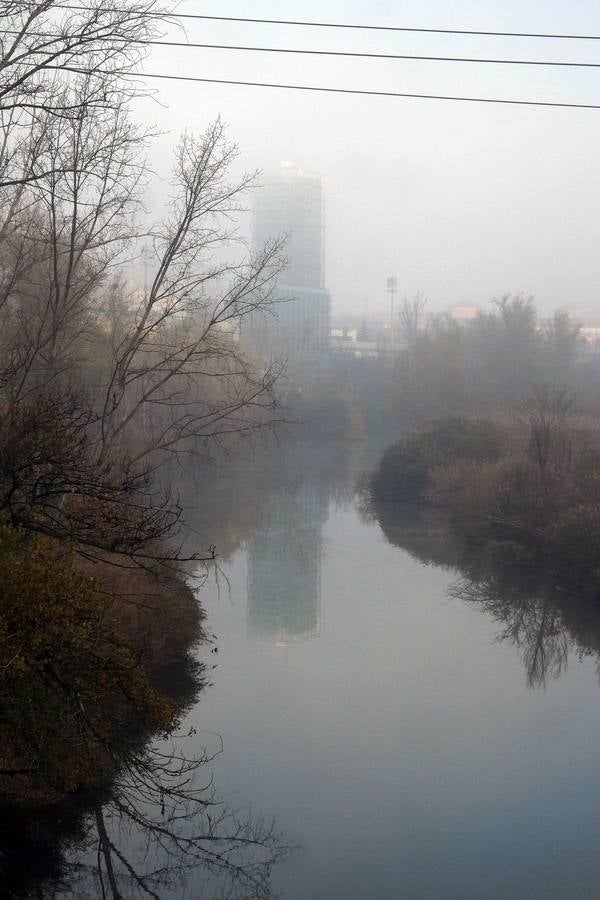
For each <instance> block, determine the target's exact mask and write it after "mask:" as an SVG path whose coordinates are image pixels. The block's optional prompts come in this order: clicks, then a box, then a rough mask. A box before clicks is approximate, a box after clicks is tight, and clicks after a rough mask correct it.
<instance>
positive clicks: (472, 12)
mask: <svg viewBox="0 0 600 900" xmlns="http://www.w3.org/2000/svg"><path fill="white" fill-rule="evenodd" d="M178 9H179V10H180V11H182V12H192V13H198V12H199V9H198V7H197V6H196V5H194V4H190V3H188V4H185V3H184V4H182V5H181V6H180V7H178ZM201 12H202V14H204V15H220V16H229V15H230V16H248V15H252V16H253V17H256V18H260V17H265V18H269V17H277V18H291V19H294V18H298V17H299V15H300V13H299V10H298V7H297V5H296V4H292V3H290V2H289V0H283V2H279V3H276V4H275V3H273V2H264V0H263V2H257V3H255V4H253V6H252V9H251V10H249V9H248V7H247V4H244V3H241V2H234V0H229V2H227V3H225V4H224V3H216V2H207V3H204V4H203V5H202V10H201ZM301 16H302V18H303V19H305V20H310V19H315V20H318V21H332V22H334V21H338V22H354V23H364V24H377V25H391V26H393V25H396V26H398V25H401V26H403V25H408V26H416V27H425V28H427V27H433V28H435V27H438V28H439V27H442V28H443V27H449V28H452V27H455V28H468V29H482V30H485V29H491V30H503V29H506V30H513V31H548V32H553V33H571V34H572V33H587V34H591V33H600V10H599V9H598V6H597V4H595V3H592V2H580V3H577V4H575V5H572V4H571V5H569V6H567V5H566V4H564V3H559V2H551V3H544V4H540V3H539V2H531V0H529V2H519V3H516V2H502V3H500V2H485V3H481V2H477V3H475V2H464V0H463V2H457V3H455V4H452V7H451V8H450V7H449V5H448V4H447V3H442V2H431V3H429V4H427V6H426V8H424V6H423V4H420V3H416V2H412V3H409V2H404V3H394V4H392V3H377V4H375V5H373V6H371V7H370V8H369V10H366V9H365V7H364V5H363V4H358V3H341V2H330V3H328V4H326V6H325V7H324V6H323V4H317V3H314V2H309V3H306V4H304V5H303V8H302V13H301ZM185 30H186V34H187V39H188V40H189V41H191V42H205V43H216V44H218V43H224V44H227V43H229V44H238V45H250V46H269V47H288V48H304V49H308V48H310V49H323V50H324V49H329V50H337V51H340V50H348V51H359V52H360V51H362V52H384V53H400V54H423V55H436V54H439V55H447V56H461V55H463V56H473V57H492V58H507V59H543V60H578V61H590V62H593V61H595V59H596V57H595V50H596V42H594V41H571V40H562V41H560V40H535V39H500V38H492V37H475V36H452V35H426V34H402V33H393V32H376V31H352V30H343V29H333V28H309V27H303V28H300V27H297V28H292V27H285V26H268V25H258V24H255V25H252V24H249V23H226V22H209V21H201V20H198V21H194V20H186V21H185ZM170 37H172V38H173V39H175V40H181V39H185V37H184V35H183V34H182V33H181V32H179V33H178V29H176V28H175V29H172V30H171V33H170ZM146 70H147V71H148V72H153V73H169V74H179V75H188V76H195V77H206V78H217V79H230V80H236V79H237V80H244V81H263V82H277V83H290V84H307V85H320V86H328V87H344V88H355V89H364V90H375V91H382V90H390V91H401V92H416V93H434V94H446V95H460V96H470V97H496V98H506V99H528V100H532V99H533V100H548V101H557V102H577V103H594V102H598V98H599V97H600V93H599V87H600V80H599V79H600V73H599V72H597V71H596V70H594V69H561V68H556V69H552V68H550V69H549V68H542V67H533V66H504V65H475V64H467V63H464V64H460V63H442V62H430V61H403V60H389V61H388V60H373V59H346V58H343V57H342V58H337V59H335V58H328V57H314V56H300V55H292V54H285V55H284V54H278V53H253V52H243V51H238V52H236V51H225V50H209V49H205V50H202V49H191V48H190V49H181V48H158V47H154V48H152V51H151V53H150V56H149V58H148V60H147V63H146ZM150 87H151V89H153V90H154V91H155V95H154V99H152V100H147V101H145V102H143V103H142V104H141V105H140V109H139V115H140V117H141V118H143V119H144V120H145V121H147V122H149V123H152V124H153V125H154V126H156V128H157V129H159V130H160V131H161V132H163V134H162V136H161V138H160V140H159V142H158V145H157V146H156V148H155V151H154V157H153V161H154V164H155V167H156V168H157V170H158V171H159V172H163V173H165V172H166V169H167V159H168V148H169V147H170V146H171V145H172V143H173V142H174V141H175V139H176V138H177V136H178V135H179V133H180V132H181V131H182V130H183V129H186V128H188V129H193V130H199V129H203V128H204V127H205V126H206V124H207V123H208V122H209V121H210V120H211V119H213V118H214V117H215V116H217V115H221V116H222V117H223V118H224V119H225V120H226V121H227V122H228V123H229V126H230V135H231V137H232V138H233V139H235V140H236V141H237V142H238V143H239V144H240V148H241V151H242V158H241V161H242V163H243V164H244V165H245V166H247V167H248V168H258V169H261V170H264V171H266V172H268V171H269V170H271V169H274V168H276V167H278V166H279V164H280V162H281V161H284V160H289V161H291V162H292V163H294V164H295V165H297V166H300V167H302V168H305V169H308V170H312V171H317V172H319V173H321V174H322V175H323V177H324V183H325V194H326V204H327V251H326V261H327V282H328V287H329V289H330V290H331V292H332V296H333V309H334V312H345V311H350V312H354V313H359V314H363V313H364V312H365V309H366V303H367V301H368V303H369V306H368V309H369V310H370V311H371V312H374V311H376V310H377V309H378V308H380V307H383V305H384V302H385V299H384V298H385V277H386V276H387V275H389V274H396V275H397V276H398V278H399V286H400V292H401V293H403V292H405V293H408V294H411V293H413V292H414V291H416V290H423V291H424V292H425V293H426V294H427V295H428V296H429V297H430V299H431V305H432V308H433V309H435V310H442V309H445V308H448V307H449V306H452V305H453V304H457V303H464V302H473V303H478V304H481V305H483V306H484V307H485V305H486V303H488V302H489V301H490V300H491V299H492V298H493V297H496V296H500V295H502V294H504V293H506V292H512V293H518V292H524V293H526V294H531V295H534V296H535V297H536V299H537V302H538V305H539V308H540V309H541V310H542V311H543V312H550V311H551V310H553V309H555V308H556V307H574V306H577V307H578V308H580V309H581V311H582V313H583V314H584V316H585V318H586V319H589V318H590V317H591V316H592V315H593V314H594V312H595V303H596V285H597V283H598V280H599V276H600V259H599V257H598V253H597V244H598V224H597V222H598V214H597V197H598V190H599V188H600V173H599V172H598V167H597V155H598V138H599V136H600V118H599V115H598V112H597V111H594V110H576V109H555V108H536V107H516V106H500V105H486V104H478V103H462V102H449V101H448V102H444V101H436V100H410V99H401V98H385V97H364V96H363V97H361V96H352V95H348V96H343V95H337V94H331V95H329V94H316V93H310V92H300V91H293V92H292V91H284V90H277V89H267V88H252V87H242V86H226V85H217V84H200V83H195V84H193V83H185V82H169V81H158V80H157V81H152V82H151V83H150ZM160 191H161V188H160V185H158V186H154V188H153V197H154V200H155V202H157V201H158V196H159V195H160ZM155 194H156V196H154V195H155Z"/></svg>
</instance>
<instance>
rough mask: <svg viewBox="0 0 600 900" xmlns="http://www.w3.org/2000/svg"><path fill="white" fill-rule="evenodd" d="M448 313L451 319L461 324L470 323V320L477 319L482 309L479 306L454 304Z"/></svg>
mask: <svg viewBox="0 0 600 900" xmlns="http://www.w3.org/2000/svg"><path fill="white" fill-rule="evenodd" d="M448 314H449V316H450V318H451V319H454V321H455V322H460V323H461V324H469V323H470V322H474V321H475V319H477V318H478V316H480V315H481V310H480V309H479V307H478V306H471V305H464V306H453V307H452V309H450V311H449V313H448Z"/></svg>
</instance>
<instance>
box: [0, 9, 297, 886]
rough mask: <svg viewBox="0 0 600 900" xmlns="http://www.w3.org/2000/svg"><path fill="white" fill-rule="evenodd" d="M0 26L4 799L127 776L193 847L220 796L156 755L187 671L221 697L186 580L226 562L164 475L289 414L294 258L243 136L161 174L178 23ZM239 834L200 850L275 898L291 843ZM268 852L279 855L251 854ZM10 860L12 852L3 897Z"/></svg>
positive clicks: (92, 13) (176, 711)
mask: <svg viewBox="0 0 600 900" xmlns="http://www.w3.org/2000/svg"><path fill="white" fill-rule="evenodd" d="M0 14H1V22H2V30H1V32H0V316H1V318H2V330H1V333H0V415H1V419H0V597H1V601H0V648H1V650H0V668H1V669H2V679H0V734H1V735H2V748H3V749H2V751H1V753H0V799H1V800H2V803H3V804H7V803H8V804H9V805H12V807H15V804H17V805H18V804H22V803H25V804H26V805H27V806H28V808H29V809H30V810H31V809H35V808H36V807H37V806H40V807H41V806H47V805H48V804H50V805H52V804H56V803H59V802H64V798H65V797H66V796H67V795H68V794H71V793H73V792H81V791H87V792H98V791H100V788H101V795H102V802H105V801H106V802H108V801H109V800H110V802H112V803H113V804H114V803H117V802H122V800H123V797H122V793H121V795H119V790H118V784H119V779H121V780H123V779H125V778H126V777H127V778H128V779H129V782H128V783H129V787H128V788H127V791H128V793H127V796H128V797H131V796H132V791H133V790H134V788H135V789H136V790H137V791H138V794H139V798H140V800H139V803H140V806H139V808H138V811H137V812H138V814H139V815H140V816H141V815H142V812H141V806H142V803H143V804H148V803H155V804H157V805H158V808H159V809H160V808H161V805H162V809H163V810H164V809H165V808H167V809H168V810H170V812H169V814H168V815H167V817H166V818H164V817H163V819H162V821H161V822H160V823H159V824H158V825H157V832H156V833H157V834H158V833H159V832H160V834H161V835H162V838H163V840H166V841H169V840H171V841H172V843H173V844H174V846H175V849H177V850H178V851H179V850H181V847H182V846H183V845H184V842H183V839H181V840H179V838H178V837H177V835H176V832H175V830H174V823H176V822H178V821H179V818H180V814H181V815H183V813H182V812H181V810H182V804H183V805H185V804H186V803H189V802H191V801H192V798H193V800H194V802H195V803H196V804H197V809H198V810H202V809H204V810H206V809H208V808H209V807H210V805H211V804H212V803H213V802H214V798H212V797H210V798H209V797H205V796H204V795H203V794H202V792H195V791H194V790H192V787H191V785H192V782H193V781H194V772H195V771H196V768H197V766H196V765H195V761H194V760H190V761H185V760H184V759H179V757H177V758H176V762H175V770H174V772H175V775H174V776H173V778H172V779H171V780H169V778H167V781H166V783H163V780H162V776H163V775H164V774H165V767H167V768H168V763H167V760H166V759H164V758H160V756H158V757H157V756H156V755H153V753H152V751H151V750H149V749H148V741H149V739H150V738H152V736H153V735H156V734H163V735H164V734H167V733H175V732H176V730H177V727H178V723H179V720H180V718H181V715H182V710H183V706H184V703H183V701H182V699H181V698H180V697H177V696H174V695H173V693H172V692H171V691H170V690H169V689H168V688H167V686H166V683H165V681H164V677H163V675H164V669H165V667H167V668H168V667H171V668H173V667H179V669H180V670H181V671H184V670H185V672H186V673H187V674H186V677H187V678H188V680H189V681H190V690H189V691H188V696H187V700H188V701H189V699H190V698H191V696H193V694H194V690H197V689H199V687H200V686H202V684H203V677H204V676H203V671H202V669H201V668H199V667H198V666H195V665H194V662H193V660H192V658H191V657H190V650H191V649H192V648H193V646H194V644H195V643H197V642H198V641H200V640H204V639H205V638H206V635H205V633H204V631H203V628H202V613H201V610H200V608H199V607H198V604H197V602H196V598H195V597H194V595H193V592H192V590H191V589H190V588H189V587H188V586H187V584H186V583H185V581H184V580H183V575H182V573H181V571H180V568H181V563H182V562H183V560H184V558H185V559H187V560H188V561H189V563H190V566H191V565H194V566H195V565H196V561H197V560H198V559H200V558H201V557H203V556H205V555H208V557H210V556H211V553H210V552H208V554H206V552H205V549H206V548H199V549H197V548H191V549H188V548H186V549H185V550H184V549H183V548H182V547H181V546H180V544H179V543H178V539H177V538H176V535H177V526H178V522H179V520H180V512H181V511H180V508H179V505H178V502H177V499H176V498H175V497H174V496H171V494H170V492H169V490H168V487H165V486H163V485H160V484H159V480H158V473H159V470H160V469H161V467H162V466H163V465H164V463H165V462H166V461H169V460H173V459H176V460H179V461H182V460H184V459H189V458H190V457H193V456H194V455H195V454H201V455H204V456H206V455H207V454H208V453H209V452H210V450H211V446H212V447H214V448H220V447H222V446H223V444H225V443H227V442H228V441H230V440H233V439H235V438H237V437H239V436H247V435H250V434H252V433H254V432H255V431H257V430H260V429H263V428H265V427H268V426H269V425H271V424H272V423H273V421H274V420H275V418H276V416H277V412H276V409H275V394H274V386H275V382H276V379H277V376H278V374H279V367H278V365H271V366H269V367H265V366H263V365H262V364H260V363H259V362H258V361H257V360H254V359H251V358H249V357H248V356H247V355H246V354H244V353H243V352H242V350H241V348H240V345H239V341H238V332H239V325H240V321H241V320H242V319H243V318H244V317H245V316H247V315H248V314H249V313H252V312H254V311H255V310H257V309H266V310H268V308H269V306H270V304H271V302H272V299H273V298H272V286H273V283H274V278H275V277H276V275H277V273H278V271H279V269H280V267H281V262H282V259H281V244H280V242H279V241H277V240H274V241H273V242H272V243H270V244H269V245H267V246H265V247H264V248H262V249H261V250H259V251H257V252H251V251H250V250H249V249H248V247H247V246H246V245H245V243H244V242H243V240H242V239H241V237H240V234H239V233H238V230H237V225H236V220H237V216H238V213H239V212H240V210H241V208H242V206H243V203H244V195H245V194H246V192H247V191H248V189H249V188H250V187H251V186H252V183H253V181H254V175H253V174H252V173H243V172H241V173H240V170H239V167H238V162H237V157H238V152H237V148H236V147H235V145H234V144H232V143H231V142H230V140H229V139H228V137H227V135H226V132H225V128H224V125H223V124H222V122H221V121H215V122H213V123H212V124H210V125H208V127H207V128H206V130H205V131H204V133H202V134H199V135H194V134H191V133H187V134H184V135H183V136H182V137H181V139H180V140H179V141H178V142H177V143H176V144H175V145H174V148H173V158H172V165H171V175H170V178H169V179H168V181H161V180H159V179H158V178H156V177H155V176H154V175H153V173H152V170H151V167H150V165H149V162H148V154H149V153H150V152H151V147H152V140H153V134H152V131H151V129H148V128H146V127H144V126H141V125H140V124H138V123H137V122H136V121H135V120H134V118H133V117H132V108H133V105H134V103H135V102H137V101H138V99H139V98H140V97H141V95H142V88H141V86H140V82H139V79H138V78H136V77H135V75H134V73H136V72H139V71H140V68H141V65H142V62H143V57H144V54H145V51H146V49H147V47H148V41H151V40H154V39H156V38H157V37H159V36H160V34H161V33H162V31H163V29H164V28H165V27H166V26H167V25H168V24H169V19H168V15H167V14H166V11H165V9H163V8H162V7H161V6H160V5H159V4H158V3H157V2H155V0H111V2H110V3H108V2H106V3H104V2H100V0H92V2H91V3H87V4H83V5H81V4H73V5H72V6H68V5H65V4H62V3H57V2H54V0H42V2H31V3H24V2H20V0H19V2H13V0H2V2H0ZM236 172H237V174H236ZM151 186H152V190H153V191H154V192H155V193H157V192H160V194H161V199H160V206H161V209H162V210H163V212H162V214H161V215H160V216H158V220H157V221H155V220H154V218H153V217H152V215H151V214H150V212H149V211H148V210H146V209H145V206H144V202H145V197H146V196H147V192H148V190H149V188H150V187H151ZM177 760H179V761H177ZM131 783H133V785H134V787H132V786H131ZM190 791H192V793H191V794H190ZM119 798H120V800H119ZM130 812H131V814H132V815H134V816H135V814H136V810H135V806H132V807H131V810H130ZM33 818H34V820H35V816H34V817H33ZM228 821H229V820H228ZM198 822H199V823H200V819H199V820H198ZM227 827H228V826H226V825H225V817H223V818H218V817H217V818H215V819H214V820H213V821H212V824H211V819H210V817H209V819H208V821H206V820H204V821H203V823H202V827H200V825H199V827H198V829H197V830H196V831H194V833H193V836H192V838H190V839H189V840H187V839H186V840H187V844H185V846H187V847H188V848H190V849H191V850H193V853H194V854H195V859H197V860H199V859H203V860H205V861H207V863H210V861H211V858H212V861H213V864H214V866H215V868H217V869H218V868H219V866H221V867H222V869H223V870H224V871H225V872H226V874H227V877H229V876H231V878H233V879H234V880H235V879H238V880H241V881H242V882H243V881H244V879H246V882H245V883H247V885H250V886H251V888H252V889H254V886H255V884H256V885H258V887H256V894H255V895H256V896H266V895H267V894H268V871H269V866H270V864H271V862H272V860H273V858H274V855H276V853H277V852H278V851H277V849H276V846H275V845H276V841H275V837H274V835H273V832H272V830H269V829H262V830H261V828H258V827H257V828H253V824H252V822H251V821H248V822H246V823H245V824H244V826H243V827H242V825H241V824H240V823H239V821H238V820H236V826H235V829H234V830H233V831H231V832H227ZM35 828H36V824H35V821H33V822H32V829H33V830H34V831H35ZM169 834H171V836H172V837H171V838H169V837H168V835H169ZM221 841H222V842H223V844H222V846H223V847H229V848H231V849H230V850H226V851H224V853H223V856H222V858H221V859H220V860H219V858H218V856H217V855H215V856H214V857H212V850H211V849H210V848H211V847H215V846H216V845H217V844H218V843H219V842H221ZM258 845H260V850H261V856H260V859H261V860H262V862H261V863H260V864H259V863H257V862H256V859H254V858H252V860H251V861H250V859H248V860H246V861H245V859H244V852H245V848H249V849H250V852H251V851H252V848H253V847H257V846H258ZM230 857H231V863H230V862H229V858H230ZM10 865H11V860H10V859H9V858H8V856H7V852H6V844H3V845H0V879H1V880H2V881H3V883H6V878H5V876H6V877H8V876H7V872H8V869H9V868H10ZM111 872H112V874H111ZM260 872H263V874H262V875H261V874H260ZM14 874H15V872H14V871H13V872H12V875H14ZM17 874H18V873H17ZM134 874H135V873H132V872H129V871H127V869H126V866H125V872H124V873H121V875H120V876H119V885H117V884H116V882H115V883H114V884H113V881H112V880H113V879H114V878H115V875H114V866H112V868H111V862H110V859H109V857H108V856H107V857H106V858H105V861H104V864H102V862H100V863H99V878H100V883H101V884H102V891H103V892H104V891H105V890H106V891H107V894H106V895H107V896H108V895H112V896H114V897H117V896H119V897H120V896H122V893H121V891H122V890H123V887H122V885H121V879H125V881H127V880H129V882H130V884H131V885H133V886H134V888H135V890H136V891H138V893H139V894H140V895H144V893H146V894H147V895H148V896H156V891H155V887H153V888H152V889H150V883H148V890H146V889H145V887H144V882H143V878H142V880H141V881H136V880H135V877H134ZM17 880H18V879H17ZM153 891H154V893H153ZM17 893H18V892H17V891H16V890H15V893H14V895H15V896H16V895H17Z"/></svg>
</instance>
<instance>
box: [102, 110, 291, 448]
mask: <svg viewBox="0 0 600 900" xmlns="http://www.w3.org/2000/svg"><path fill="white" fill-rule="evenodd" d="M236 156H237V147H236V146H235V145H234V144H231V143H230V142H229V141H228V140H227V138H226V136H225V130H224V126H223V124H222V122H221V121H220V120H217V121H216V122H214V123H213V124H212V125H210V126H209V128H208V129H207V130H206V132H205V133H204V135H203V136H202V137H201V138H199V139H196V138H194V137H192V136H190V135H184V137H183V138H182V140H181V143H180V145H179V148H178V151H177V154H176V162H175V169H174V177H173V199H172V201H171V207H170V214H169V216H168V218H167V221H166V222H165V223H164V224H163V225H162V226H160V227H159V228H158V229H157V230H156V232H155V233H154V234H153V236H152V258H153V268H154V273H153V278H152V282H151V284H150V286H149V288H148V290H147V291H145V292H144V293H143V295H142V296H141V297H140V298H139V299H138V301H137V303H136V305H135V308H134V309H132V310H131V315H130V316H129V318H127V319H126V327H125V328H124V330H123V331H122V333H121V334H119V335H117V334H115V332H114V331H113V343H112V347H111V353H112V363H111V366H112V368H111V372H110V376H109V378H108V381H107V386H106V391H105V395H104V403H103V407H102V410H101V412H100V422H101V450H100V458H101V459H103V458H104V456H105V454H106V453H107V452H108V450H109V448H110V447H111V446H114V444H115V443H116V442H119V441H120V440H122V439H123V437H124V436H125V435H126V434H127V429H128V428H129V427H131V426H133V425H134V424H135V423H136V421H137V422H139V420H140V417H141V416H143V415H144V414H145V411H147V410H150V411H151V414H150V418H147V417H146V418H145V420H144V423H145V426H149V427H147V428H146V435H145V439H142V441H141V443H140V446H139V449H138V452H137V453H136V454H135V456H134V459H135V460H136V461H139V460H141V459H143V458H145V457H146V456H147V455H148V454H149V453H152V452H156V451H164V452H169V453H180V452H183V451H185V450H189V448H190V441H194V440H196V439H199V438H202V439H207V438H217V437H222V436H224V435H227V434H229V433H231V432H235V433H238V434H239V433H245V432H247V431H249V430H253V429H254V428H255V427H256V426H257V424H260V419H257V417H256V415H255V414H256V412H257V411H258V412H260V411H263V412H264V411H265V410H267V411H268V410H269V409H271V408H272V407H273V404H274V394H273V388H274V385H275V381H276V379H277V377H278V375H279V374H280V366H278V365H272V366H270V367H268V368H267V369H266V370H263V371H261V370H257V368H256V365H255V363H254V362H253V361H251V360H249V359H248V358H247V357H246V356H245V354H244V353H243V351H242V350H241V348H240V345H239V341H238V336H239V327H240V323H241V321H242V320H243V319H244V318H245V317H246V316H248V315H249V314H250V313H252V312H254V311H255V310H257V309H259V308H260V309H265V308H268V307H269V306H270V305H271V304H272V303H273V302H274V296H273V290H274V285H275V279H276V276H277V274H278V273H279V272H280V270H281V266H282V255H281V250H282V246H281V242H280V241H273V242H271V243H269V244H268V245H267V246H265V247H264V248H263V249H262V250H260V251H258V252H257V253H249V252H248V251H247V250H246V248H245V246H244V245H243V242H241V240H240V238H239V235H238V233H237V229H236V227H235V225H234V224H233V218H234V216H235V215H236V213H238V212H239V211H240V209H241V206H240V199H241V197H242V196H243V194H244V193H245V192H246V191H247V190H248V189H249V187H250V186H251V185H252V183H253V180H254V177H255V175H254V173H252V174H245V175H242V176H241V177H240V178H239V179H237V180H230V177H231V171H230V170H231V165H232V163H233V162H234V160H235V158H236ZM232 243H238V244H240V243H241V244H242V250H243V254H244V255H243V257H242V259H241V260H236V261H233V262H232V261H229V260H226V259H223V258H222V251H223V250H224V248H227V247H228V246H230V245H231V244H232ZM219 254H221V255H219Z"/></svg>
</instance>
